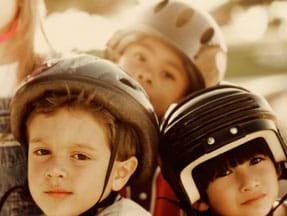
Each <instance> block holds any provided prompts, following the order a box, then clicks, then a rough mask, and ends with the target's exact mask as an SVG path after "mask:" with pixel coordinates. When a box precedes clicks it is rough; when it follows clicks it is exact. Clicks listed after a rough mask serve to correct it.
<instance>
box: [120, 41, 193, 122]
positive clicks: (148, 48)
mask: <svg viewBox="0 0 287 216" xmlns="http://www.w3.org/2000/svg"><path fill="white" fill-rule="evenodd" d="M118 64H119V65H120V66H121V67H122V68H123V69H124V70H125V71H127V73H129V74H130V75H131V76H133V77H134V78H135V79H137V80H138V81H139V82H140V83H141V84H142V86H143V87H144V89H145V90H146V92H147V94H148V95H149V97H150V99H151V102H152V104H153V105H154V107H155V111H156V113H157V115H158V116H159V117H162V116H163V114H164V112H165V111H166V109H167V108H168V106H169V105H170V104H171V103H174V102H177V101H178V100H179V99H181V98H182V97H183V96H184V95H185V94H186V92H187V89H188V85H189V76H188V73H187V71H186V69H185V66H184V63H183V60H182V58H181V56H180V55H179V54H178V53H176V52H175V51H174V49H172V48H171V47H169V46H167V45H166V44H164V43H163V42H161V41H160V40H159V39H157V38H154V37H146V38H145V39H143V40H141V41H139V42H135V43H133V44H131V45H129V46H128V47H127V48H126V50H125V51H124V53H123V55H122V56H121V57H120V59H119V61H118Z"/></svg>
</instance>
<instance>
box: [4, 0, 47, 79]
mask: <svg viewBox="0 0 287 216" xmlns="http://www.w3.org/2000/svg"><path fill="white" fill-rule="evenodd" d="M40 2H42V1H41V0H18V12H17V15H16V16H15V20H17V30H16V34H15V35H14V36H13V37H12V38H11V39H9V40H8V41H5V42H4V43H5V44H4V45H3V46H4V47H3V50H2V51H3V52H5V53H3V54H1V55H0V56H1V58H3V59H4V58H5V59H7V60H13V61H15V62H18V73H17V79H18V82H19V81H21V80H22V79H24V78H25V77H26V76H27V75H28V74H29V73H30V72H31V71H32V69H33V67H34V65H35V63H36V61H37V58H36V55H35V51H34V38H35V32H36V26H37V24H38V22H39V13H38V12H39V4H40Z"/></svg>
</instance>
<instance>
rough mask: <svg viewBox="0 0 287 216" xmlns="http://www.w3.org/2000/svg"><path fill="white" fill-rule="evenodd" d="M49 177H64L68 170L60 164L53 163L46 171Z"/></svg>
mask: <svg viewBox="0 0 287 216" xmlns="http://www.w3.org/2000/svg"><path fill="white" fill-rule="evenodd" d="M45 177H46V178H47V179H64V178H66V177H67V171H66V170H65V169H64V168H63V167H61V166H59V165H58V164H51V166H50V167H48V168H47V170H46V172H45Z"/></svg>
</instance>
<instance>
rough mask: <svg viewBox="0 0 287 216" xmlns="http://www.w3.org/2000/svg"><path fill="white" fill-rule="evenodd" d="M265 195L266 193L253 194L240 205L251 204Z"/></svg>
mask: <svg viewBox="0 0 287 216" xmlns="http://www.w3.org/2000/svg"><path fill="white" fill-rule="evenodd" d="M265 196H266V194H258V195H255V196H254V197H252V198H250V199H248V200H246V201H244V202H243V203H241V205H253V204H255V203H257V202H258V201H261V200H262V199H263V198H264V197H265Z"/></svg>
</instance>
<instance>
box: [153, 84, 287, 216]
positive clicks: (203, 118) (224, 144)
mask: <svg viewBox="0 0 287 216" xmlns="http://www.w3.org/2000/svg"><path fill="white" fill-rule="evenodd" d="M159 150H160V159H161V168H162V173H163V175H164V177H165V178H166V180H167V181H168V182H169V183H170V185H171V186H172V188H173V190H174V191H175V192H176V194H177V195H178V197H179V199H180V203H179V205H180V206H181V207H182V208H183V209H184V210H185V211H186V213H187V215H232V216H236V215H244V216H254V215H257V216H265V215H274V216H283V215H287V206H285V205H284V204H282V203H283V201H284V199H286V198H287V196H285V197H283V198H282V200H281V201H280V202H279V204H277V203H276V200H277V199H278V192H279V191H278V190H279V182H278V181H279V179H280V178H281V179H286V177H287V168H286V161H287V147H286V143H285V142H284V141H283V139H282V137H281V135H280V132H279V130H278V127H277V122H276V118H275V116H274V114H273V112H272V110H271V108H270V106H269V104H268V103H267V102H266V100H265V99H264V98H263V97H261V96H259V95H256V94H253V93H251V92H249V91H247V90H246V89H243V88H241V87H238V86H234V85H231V84H229V85H221V86H216V87H213V88H209V89H206V90H203V91H200V92H198V93H195V94H193V95H191V96H190V97H189V98H187V99H186V100H185V101H183V102H181V103H179V104H178V105H177V106H176V107H174V108H173V109H171V110H169V111H168V112H167V114H166V116H165V119H164V121H163V123H162V125H161V139H160V147H159ZM170 158H173V160H171V159H170Z"/></svg>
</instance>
